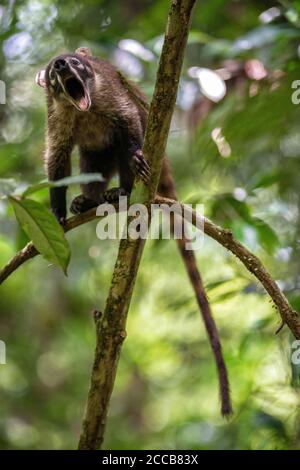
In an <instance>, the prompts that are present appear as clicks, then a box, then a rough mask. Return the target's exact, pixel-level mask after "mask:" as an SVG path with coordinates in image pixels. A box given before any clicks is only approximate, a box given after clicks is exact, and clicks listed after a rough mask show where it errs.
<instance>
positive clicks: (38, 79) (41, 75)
mask: <svg viewBox="0 0 300 470" xmlns="http://www.w3.org/2000/svg"><path fill="white" fill-rule="evenodd" d="M45 76H46V70H40V72H38V73H37V74H36V76H35V83H36V84H37V85H39V86H41V87H42V88H46V80H45Z"/></svg>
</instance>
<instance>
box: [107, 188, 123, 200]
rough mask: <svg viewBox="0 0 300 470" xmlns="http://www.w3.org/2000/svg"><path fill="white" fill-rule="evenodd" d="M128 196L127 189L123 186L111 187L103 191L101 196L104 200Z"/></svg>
mask: <svg viewBox="0 0 300 470" xmlns="http://www.w3.org/2000/svg"><path fill="white" fill-rule="evenodd" d="M122 196H123V197H124V196H128V193H127V191H125V189H123V188H111V189H108V190H107V191H105V192H104V193H103V198H104V200H105V201H106V202H110V203H113V202H118V201H119V198H120V197H122Z"/></svg>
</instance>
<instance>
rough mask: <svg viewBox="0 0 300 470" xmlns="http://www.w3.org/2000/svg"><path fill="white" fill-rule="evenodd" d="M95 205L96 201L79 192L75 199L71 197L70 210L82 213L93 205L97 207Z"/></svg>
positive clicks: (73, 212) (74, 212)
mask: <svg viewBox="0 0 300 470" xmlns="http://www.w3.org/2000/svg"><path fill="white" fill-rule="evenodd" d="M97 205H98V204H97V202H95V201H93V200H92V199H88V198H87V197H85V196H84V195H83V194H80V195H79V196H77V197H75V199H73V201H72V203H71V206H70V211H71V212H72V214H74V215H76V214H82V213H83V212H86V211H88V210H89V209H92V208H93V207H97Z"/></svg>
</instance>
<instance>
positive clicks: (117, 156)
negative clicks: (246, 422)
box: [36, 48, 232, 415]
mask: <svg viewBox="0 0 300 470" xmlns="http://www.w3.org/2000/svg"><path fill="white" fill-rule="evenodd" d="M36 81H37V83H38V84H39V85H41V86H42V87H44V88H45V90H46V93H47V105H48V125H47V137H46V154H45V164H46V170H47V174H48V178H49V180H53V181H55V180H58V179H61V178H63V177H66V176H69V175H70V173H71V161H70V159H71V153H72V150H73V148H74V147H75V146H76V145H77V146H78V148H79V153H80V169H81V171H82V172H84V173H91V172H92V173H94V172H97V173H98V172H99V173H102V175H103V177H104V178H105V181H102V182H94V183H89V184H85V185H83V186H82V192H83V195H81V196H79V197H77V198H76V199H75V200H74V201H73V203H72V206H71V211H72V212H73V213H77V212H82V211H84V210H87V209H89V208H91V207H94V206H96V205H98V204H99V203H100V202H102V201H103V197H104V196H105V197H104V198H105V199H106V200H109V198H110V194H111V193H110V192H109V191H106V190H107V186H108V183H109V181H110V179H111V177H112V176H113V175H114V174H115V173H118V174H119V178H120V186H121V188H122V189H123V190H125V191H126V192H128V193H130V191H131V189H132V185H133V182H134V178H135V176H136V175H138V176H140V177H141V178H142V179H143V181H144V182H145V183H146V184H147V181H148V179H149V175H150V168H149V166H148V163H147V162H146V161H145V159H144V157H143V155H142V152H141V149H142V145H143V138H144V133H145V129H146V123H147V104H146V100H145V97H144V95H143V94H142V92H141V91H140V89H139V88H138V87H137V86H136V85H134V84H132V83H130V82H128V81H127V80H126V79H125V78H124V77H123V76H122V75H121V74H120V73H119V72H118V71H117V70H116V69H115V67H113V66H112V65H111V64H109V63H108V62H106V61H104V60H100V59H97V58H95V57H92V55H91V53H90V51H89V50H88V49H86V48H81V49H78V50H77V51H76V53H75V54H64V55H61V56H59V57H56V58H54V59H53V60H52V61H51V62H50V63H49V65H48V66H47V69H46V71H42V72H40V73H39V74H38V75H37V80H36ZM158 192H159V193H160V194H161V195H163V196H166V197H169V198H173V199H176V193H175V187H174V182H173V178H172V174H171V171H170V168H169V164H168V162H167V160H166V159H164V162H163V168H162V172H161V177H160V183H159V187H158ZM103 195H104V196H103ZM114 196H115V193H114ZM50 199H51V208H52V211H53V212H54V214H55V215H56V217H57V218H58V220H59V221H60V222H62V223H63V221H64V219H65V217H66V188H61V187H57V188H52V189H51V190H50ZM177 243H178V246H179V249H180V252H181V255H182V257H183V260H184V263H185V266H186V269H187V272H188V275H189V278H190V281H191V283H192V286H193V289H194V291H195V294H196V298H197V302H198V305H199V307H200V311H201V313H202V317H203V320H204V323H205V327H206V330H207V333H208V336H209V340H210V344H211V347H212V350H213V353H214V355H215V359H216V363H217V369H218V374H219V382H220V396H221V402H222V414H223V415H228V414H230V413H231V411H232V409H231V401H230V392H229V382H228V377H227V371H226V366H225V363H224V359H223V356H222V350H221V344H220V340H219V335H218V331H217V328H216V325H215V322H214V319H213V317H212V314H211V311H210V306H209V303H208V300H207V297H206V294H205V290H204V287H203V284H202V280H201V276H200V273H199V271H198V269H197V266H196V258H195V255H194V253H193V252H192V251H190V250H187V249H186V248H185V245H186V240H185V239H184V238H183V239H181V240H177Z"/></svg>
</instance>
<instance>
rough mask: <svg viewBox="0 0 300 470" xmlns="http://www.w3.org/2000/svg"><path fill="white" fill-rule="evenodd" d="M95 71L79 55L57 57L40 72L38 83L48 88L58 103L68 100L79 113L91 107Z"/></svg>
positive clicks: (37, 78)
mask: <svg viewBox="0 0 300 470" xmlns="http://www.w3.org/2000/svg"><path fill="white" fill-rule="evenodd" d="M93 77H94V74H93V71H92V69H91V67H90V66H89V64H88V63H87V60H86V59H85V58H84V57H82V56H81V55H79V54H64V55H61V56H58V57H55V58H54V59H53V60H52V61H51V62H50V64H49V65H48V67H47V68H46V70H45V71H41V72H39V74H38V75H37V77H36V83H37V84H38V85H40V86H42V87H44V88H46V89H47V90H48V91H49V92H50V94H51V95H52V96H53V98H54V99H55V100H57V101H62V100H64V99H66V100H68V101H69V102H70V103H71V104H72V105H73V106H75V108H76V109H78V110H79V111H88V110H89V109H90V107H91V104H92V103H91V86H92V81H93Z"/></svg>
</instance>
